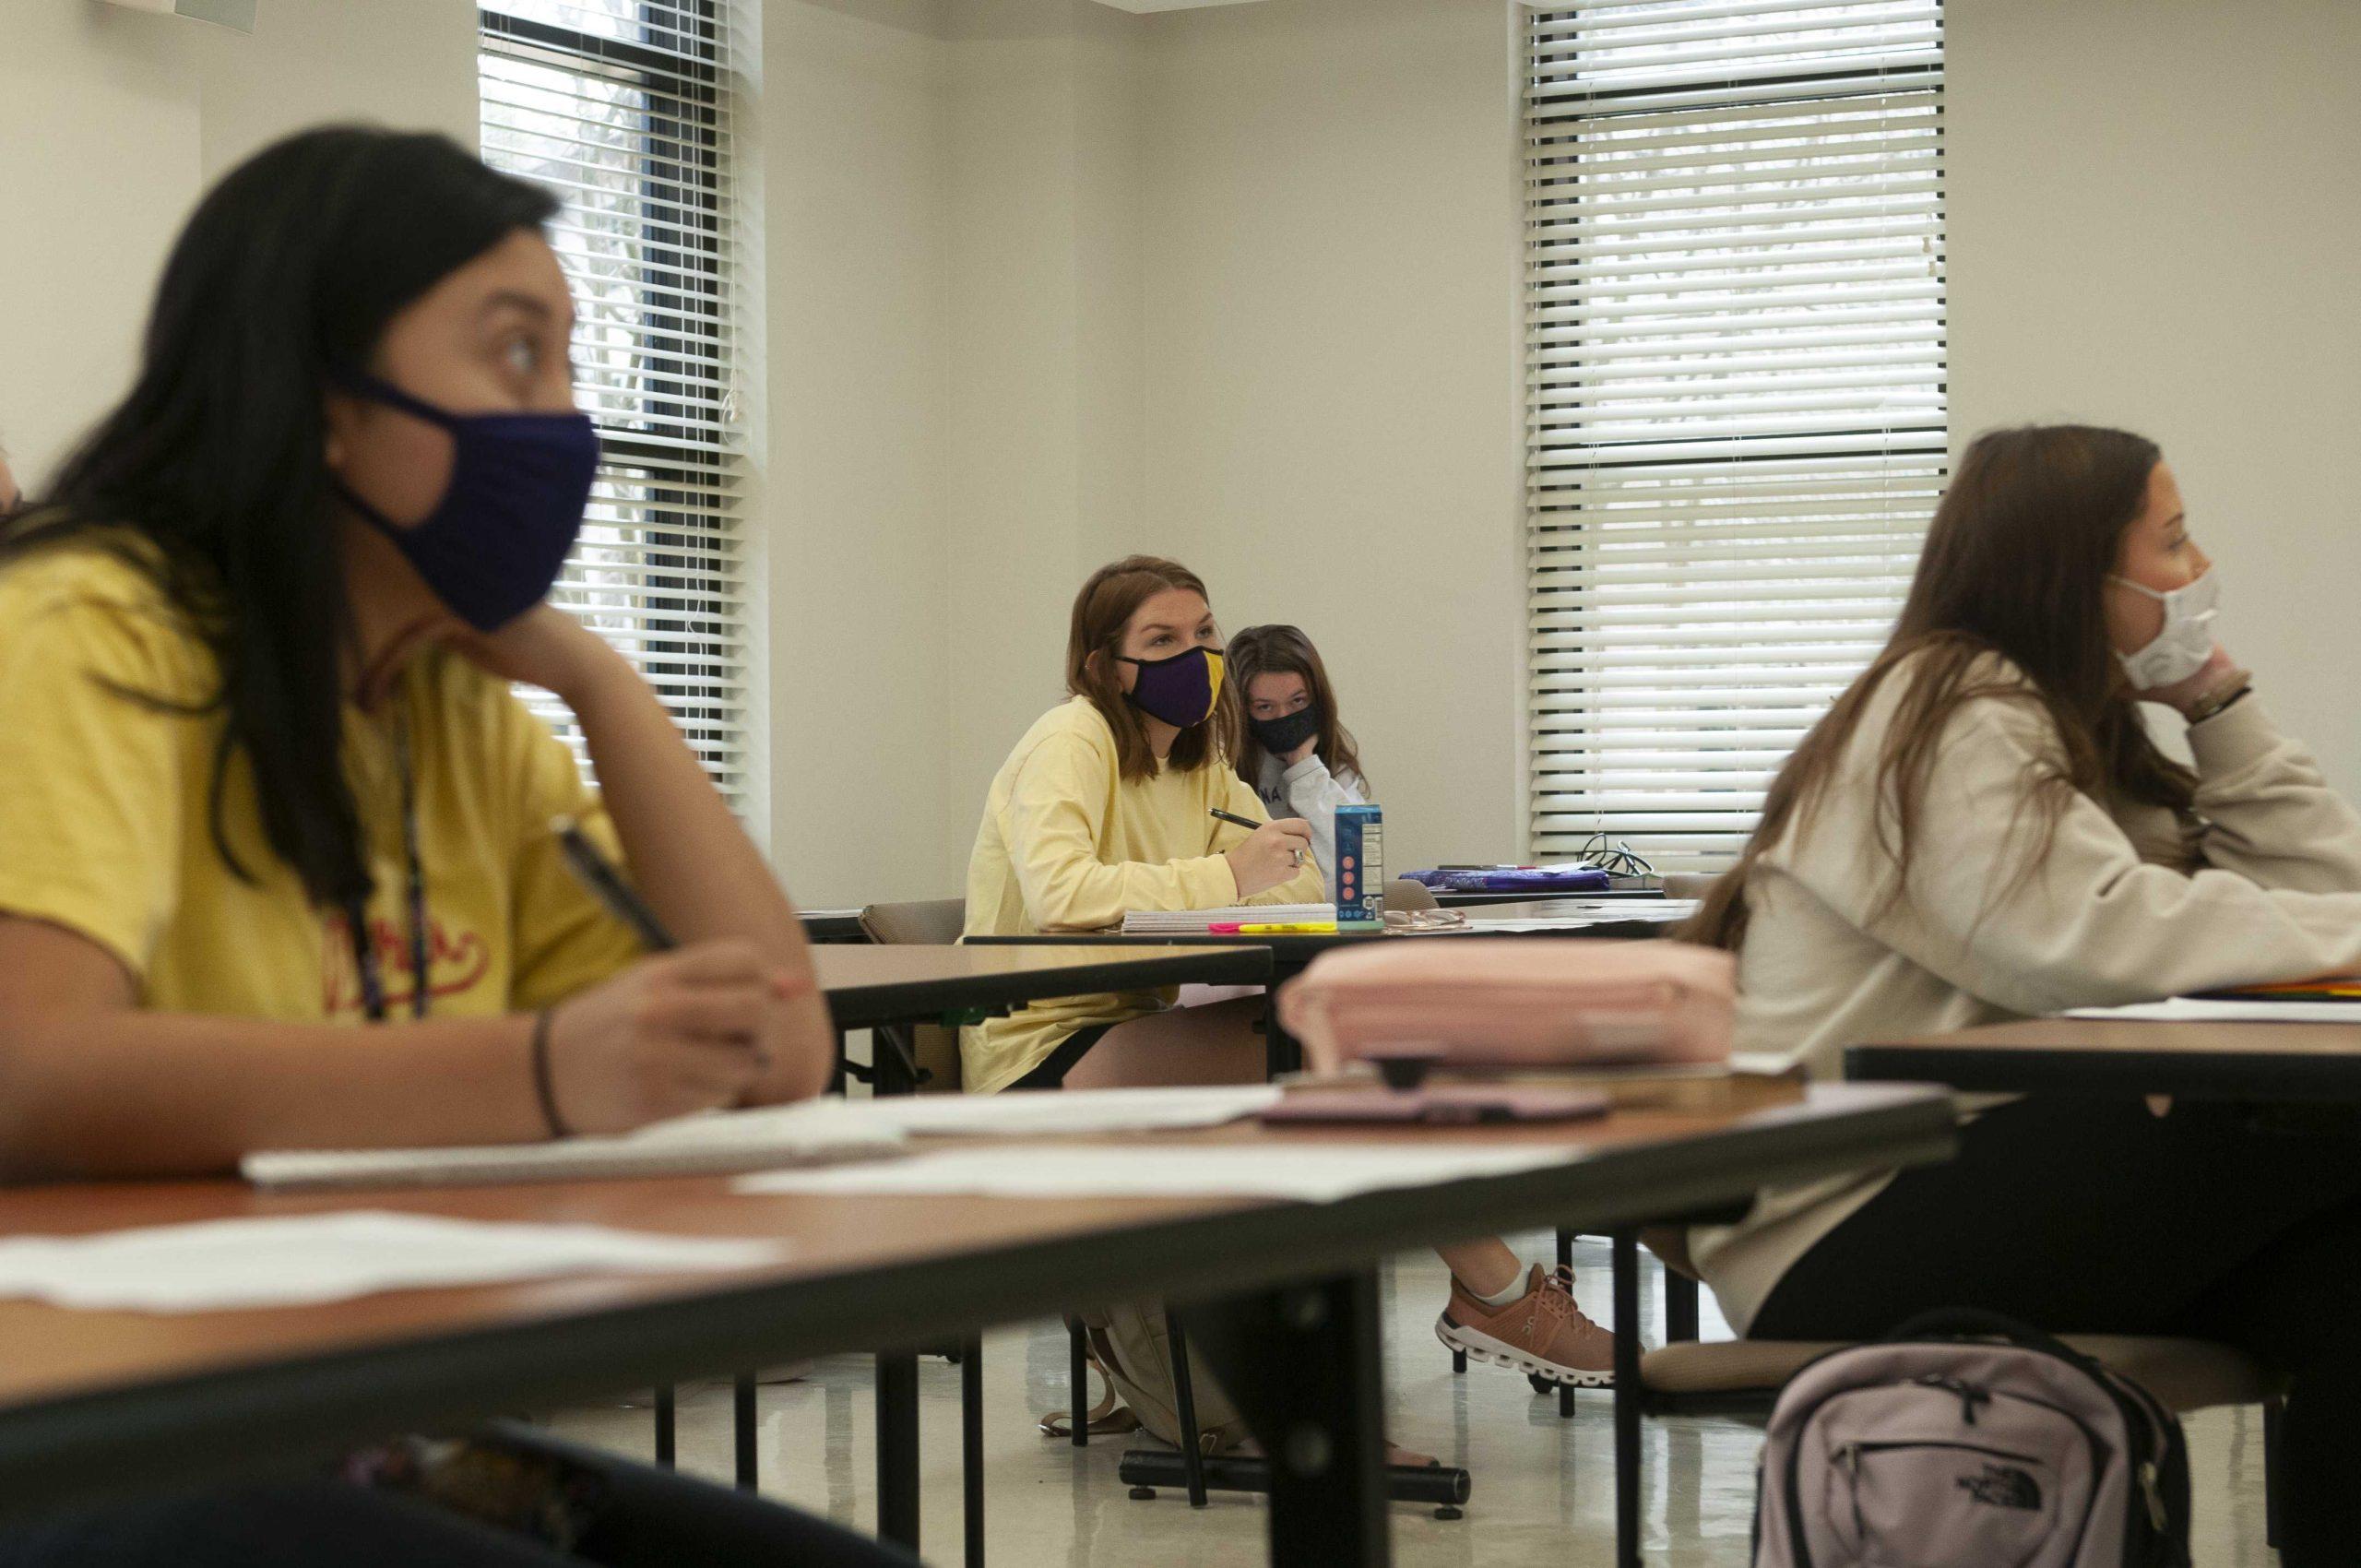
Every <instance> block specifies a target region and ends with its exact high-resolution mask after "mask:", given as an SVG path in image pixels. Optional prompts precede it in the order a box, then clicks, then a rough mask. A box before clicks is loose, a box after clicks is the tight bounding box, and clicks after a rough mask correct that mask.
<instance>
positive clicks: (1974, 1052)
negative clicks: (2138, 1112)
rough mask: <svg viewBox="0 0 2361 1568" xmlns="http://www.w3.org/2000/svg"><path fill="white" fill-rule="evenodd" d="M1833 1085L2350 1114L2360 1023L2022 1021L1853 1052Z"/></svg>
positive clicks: (2360, 1055) (2358, 1071)
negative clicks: (2141, 1098) (1855, 1081)
mask: <svg viewBox="0 0 2361 1568" xmlns="http://www.w3.org/2000/svg"><path fill="white" fill-rule="evenodd" d="M1845 1076H1846V1077H1848V1078H1862V1079H1867V1078H1886V1079H1904V1080H1907V1081H1910V1082H1913V1083H1929V1084H1944V1085H1948V1086H1949V1087H1952V1088H1958V1089H1975V1090H1994V1091H1999V1092H2006V1093H2020V1094H2058V1095H2085V1096H2088V1095H2108V1096H2127V1095H2173V1096H2176V1097H2179V1098H2185V1099H2238V1100H2254V1101H2274V1102H2277V1101H2311V1102H2315V1103H2318V1102H2321V1101H2330V1102H2342V1103H2345V1104H2361V1023H2355V1024H2265V1023H2243V1022H2240V1023H2211V1022H2189V1023H2162V1022H2153V1021H2147V1020H2132V1019H2118V1018H2027V1019H2023V1020H2021V1021H2018V1022H2014V1023H2007V1024H1987V1025H1986V1026H1984V1027H1983V1028H1972V1029H1958V1030H1954V1031H1952V1032H1951V1033H1949V1034H1938V1035H1921V1036H1918V1037H1916V1038H1915V1039H1900V1040H1894V1041H1892V1042H1891V1043H1888V1044H1881V1045H1857V1046H1854V1047H1852V1048H1851V1049H1849V1050H1847V1051H1845Z"/></svg>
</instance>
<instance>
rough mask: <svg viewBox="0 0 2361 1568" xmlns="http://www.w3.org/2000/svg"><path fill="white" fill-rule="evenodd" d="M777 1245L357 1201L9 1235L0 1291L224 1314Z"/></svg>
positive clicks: (651, 1266) (757, 1256)
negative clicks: (258, 1215)
mask: <svg viewBox="0 0 2361 1568" xmlns="http://www.w3.org/2000/svg"><path fill="white" fill-rule="evenodd" d="M786 1252H787V1249H786V1247H785V1246H784V1245H783V1244H782V1243H780V1242H777V1241H737V1240H706V1239H703V1238H697V1237H688V1236H661V1235H651V1234H648V1233H647V1232H644V1231H636V1230H617V1229H612V1228H611V1227H608V1226H603V1225H521V1224H499V1223H491V1222H486V1221H481V1220H472V1219H444V1218H437V1217H435V1216H433V1215H423V1214H391V1213H386V1212H384V1211H382V1210H374V1209H358V1210H352V1211H349V1212H346V1213H342V1214H297V1215H288V1216H285V1217H281V1218H264V1219H216V1220H205V1221H200V1222H197V1223H195V1224H188V1225H153V1226H142V1227H140V1228H138V1229H131V1230H108V1231H101V1232H100V1233H99V1234H97V1235H93V1236H12V1237H9V1238H7V1239H6V1240H0V1297H23V1298H29V1299H30V1300H33V1301H48V1302H51V1303H53V1304H54V1305H57V1306H61V1307H80V1308H92V1309H113V1310H117V1311H127V1312H150V1313H196V1312H222V1311H227V1310H230V1309H232V1308H242V1307H283V1306H304V1305H310V1304H312V1303H314V1302H320V1301H350V1300H352V1299H353V1298H354V1297H357V1296H368V1295H374V1294H375V1293H376V1292H378V1291H380V1290H398V1289H425V1288H429V1287H435V1286H448V1285H490V1284H497V1283H500V1282H502V1281H505V1280H514V1279H547V1278H552V1277H556V1276H558V1275H565V1274H689V1273H698V1272H702V1271H705V1270H709V1269H742V1268H758V1267H761V1266H762V1265H765V1264H768V1263H773V1262H776V1261H777V1259H779V1258H781V1257H783V1256H785V1255H786Z"/></svg>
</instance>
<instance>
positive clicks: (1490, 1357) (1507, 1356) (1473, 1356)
mask: <svg viewBox="0 0 2361 1568" xmlns="http://www.w3.org/2000/svg"><path fill="white" fill-rule="evenodd" d="M1435 1337H1436V1338H1438V1339H1440V1340H1442V1342H1443V1343H1444V1344H1445V1345H1448V1346H1450V1347H1451V1348H1453V1349H1454V1350H1457V1351H1459V1352H1461V1353H1462V1354H1464V1355H1465V1356H1466V1357H1467V1358H1468V1359H1469V1360H1477V1361H1486V1362H1489V1363H1490V1364H1491V1365H1493V1366H1496V1367H1509V1368H1512V1369H1513V1370H1514V1371H1517V1372H1523V1373H1525V1375H1526V1376H1527V1377H1537V1378H1544V1379H1546V1380H1548V1382H1551V1383H1562V1384H1566V1385H1568V1386H1569V1387H1572V1388H1612V1387H1614V1386H1615V1374H1614V1373H1613V1372H1590V1371H1588V1370H1586V1369H1584V1368H1582V1367H1569V1366H1562V1365H1560V1363H1558V1362H1556V1361H1546V1360H1542V1359H1541V1358H1540V1357H1538V1356H1536V1355H1533V1354H1532V1353H1531V1352H1529V1351H1525V1350H1520V1349H1518V1348H1516V1347H1515V1346H1513V1345H1510V1344H1507V1343H1505V1342H1503V1341H1501V1340H1498V1339H1495V1338H1493V1337H1492V1336H1490V1335H1489V1334H1483V1333H1479V1332H1477V1330H1475V1329H1472V1328H1466V1327H1463V1326H1462V1325H1460V1324H1455V1323H1453V1322H1452V1321H1451V1319H1450V1318H1449V1317H1447V1316H1445V1317H1438V1318H1436V1319H1435Z"/></svg>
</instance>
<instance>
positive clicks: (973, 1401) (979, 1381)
mask: <svg viewBox="0 0 2361 1568" xmlns="http://www.w3.org/2000/svg"><path fill="white" fill-rule="evenodd" d="M959 1468H960V1487H961V1502H962V1503H963V1504H964V1505H965V1507H966V1509H967V1568H984V1339H983V1336H981V1335H970V1336H968V1338H967V1343H966V1344H965V1345H963V1346H962V1347H961V1348H960V1356H959Z"/></svg>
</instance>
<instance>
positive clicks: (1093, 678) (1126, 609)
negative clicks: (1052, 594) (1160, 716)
mask: <svg viewBox="0 0 2361 1568" xmlns="http://www.w3.org/2000/svg"><path fill="white" fill-rule="evenodd" d="M1167 588H1186V589H1188V590H1189V591H1190V592H1191V593H1193V594H1195V595H1196V596H1197V597H1198V598H1200V599H1202V600H1204V601H1205V602H1206V603H1207V604H1211V603H1212V602H1213V597H1212V596H1211V595H1210V594H1208V593H1206V592H1205V580H1204V578H1203V577H1201V576H1197V574H1196V573H1194V572H1192V571H1191V570H1189V568H1188V567H1186V566H1183V565H1182V564H1181V563H1180V562H1178V561H1167V560H1165V559H1164V558H1163V557H1162V556H1160V555H1126V556H1124V557H1123V558H1122V559H1121V561H1110V562H1109V563H1108V564H1106V565H1104V566H1101V567H1099V568H1098V570H1097V571H1095V572H1093V573H1091V574H1090V576H1089V577H1088V578H1087V579H1086V581H1085V582H1084V583H1083V585H1082V589H1081V591H1080V592H1078V593H1076V594H1075V595H1074V614H1073V616H1072V618H1071V619H1070V620H1069V621H1068V622H1067V624H1066V690H1067V691H1069V692H1072V693H1073V694H1074V695H1076V696H1078V697H1088V698H1089V699H1090V703H1091V706H1092V707H1096V708H1097V709H1098V712H1099V716H1100V717H1101V718H1103V719H1106V720H1107V727H1108V728H1109V730H1112V731H1114V732H1115V765H1116V766H1115V771H1116V774H1117V776H1118V777H1120V778H1149V777H1151V776H1153V775H1154V774H1155V772H1156V753H1155V751H1154V750H1153V749H1152V748H1151V747H1150V746H1149V745H1148V743H1147V726H1146V725H1145V724H1143V723H1142V722H1141V721H1140V714H1139V709H1137V708H1135V707H1133V706H1132V705H1131V704H1130V703H1129V702H1128V701H1126V700H1125V698H1124V696H1123V683H1122V679H1121V676H1119V675H1118V674H1117V673H1116V672H1115V656H1116V655H1117V654H1119V653H1121V651H1122V648H1123V628H1124V627H1126V626H1128V625H1130V624H1132V616H1133V613H1134V612H1136V611H1137V610H1138V609H1139V607H1140V606H1141V605H1143V604H1145V603H1146V602H1147V601H1148V600H1151V599H1153V598H1155V597H1156V596H1157V594H1159V593H1162V592H1163V591H1164V590H1165V589H1167ZM1093 655H1096V656H1097V657H1095V658H1094V657H1093ZM1237 739H1238V688H1237V685H1236V683H1233V682H1232V681H1230V680H1229V679H1228V673H1227V671H1225V672H1224V678H1223V680H1222V683H1221V691H1220V693H1219V694H1218V695H1216V698H1215V700H1214V710H1213V712H1212V713H1211V714H1209V715H1207V716H1206V717H1205V719H1204V720H1203V721H1202V722H1199V723H1196V724H1192V725H1191V726H1189V728H1187V729H1186V730H1183V731H1181V733H1180V734H1179V736H1177V737H1176V738H1175V739H1174V740H1173V742H1172V752H1171V754H1170V755H1169V756H1168V757H1166V758H1165V761H1166V762H1167V763H1169V765H1170V766H1172V767H1174V768H1175V769H1177V770H1179V771H1181V772H1183V773H1187V772H1192V771H1193V770H1195V769H1197V768H1200V767H1204V766H1206V765H1207V764H1208V763H1213V762H1218V761H1220V760H1222V759H1223V758H1226V757H1228V756H1229V755H1231V754H1233V753H1234V752H1235V751H1236V749H1237Z"/></svg>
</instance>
